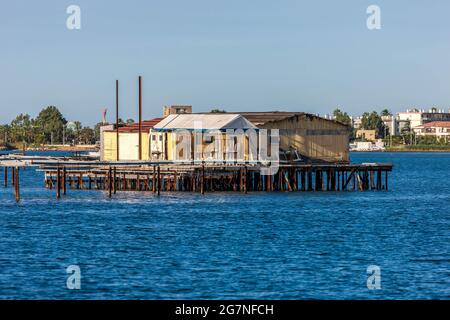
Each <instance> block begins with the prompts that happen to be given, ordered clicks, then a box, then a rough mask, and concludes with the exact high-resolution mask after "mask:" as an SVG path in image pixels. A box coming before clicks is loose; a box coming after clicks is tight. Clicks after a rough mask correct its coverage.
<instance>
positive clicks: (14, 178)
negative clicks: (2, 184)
mask: <svg viewBox="0 0 450 320" xmlns="http://www.w3.org/2000/svg"><path fill="white" fill-rule="evenodd" d="M14 183H16V169H14V168H13V170H12V174H11V184H12V185H14Z"/></svg>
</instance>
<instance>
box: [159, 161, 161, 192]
mask: <svg viewBox="0 0 450 320" xmlns="http://www.w3.org/2000/svg"><path fill="white" fill-rule="evenodd" d="M160 194H161V167H160V166H158V196H159V195H160Z"/></svg>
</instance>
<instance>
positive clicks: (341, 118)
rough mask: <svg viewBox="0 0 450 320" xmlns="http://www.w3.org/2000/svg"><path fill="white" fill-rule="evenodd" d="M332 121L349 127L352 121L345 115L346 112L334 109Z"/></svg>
mask: <svg viewBox="0 0 450 320" xmlns="http://www.w3.org/2000/svg"><path fill="white" fill-rule="evenodd" d="M333 116H334V119H335V120H336V121H338V122H340V123H343V124H346V125H348V126H351V124H352V119H351V118H350V116H349V115H348V114H347V112H342V111H341V110H340V109H339V108H337V109H335V110H334V111H333Z"/></svg>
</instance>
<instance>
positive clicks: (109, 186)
mask: <svg viewBox="0 0 450 320" xmlns="http://www.w3.org/2000/svg"><path fill="white" fill-rule="evenodd" d="M111 196H112V168H111V167H109V169H108V197H109V198H111Z"/></svg>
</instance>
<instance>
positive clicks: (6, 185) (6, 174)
mask: <svg viewBox="0 0 450 320" xmlns="http://www.w3.org/2000/svg"><path fill="white" fill-rule="evenodd" d="M4 180H5V181H4V184H5V188H8V167H5V176H4Z"/></svg>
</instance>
